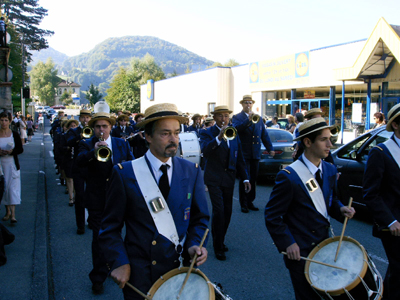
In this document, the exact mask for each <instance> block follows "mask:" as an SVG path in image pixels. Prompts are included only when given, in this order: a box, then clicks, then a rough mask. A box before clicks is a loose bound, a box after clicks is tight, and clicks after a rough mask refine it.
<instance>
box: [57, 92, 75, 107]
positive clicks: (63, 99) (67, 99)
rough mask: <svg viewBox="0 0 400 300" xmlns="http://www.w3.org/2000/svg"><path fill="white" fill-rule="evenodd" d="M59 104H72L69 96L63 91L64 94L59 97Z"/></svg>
mask: <svg viewBox="0 0 400 300" xmlns="http://www.w3.org/2000/svg"><path fill="white" fill-rule="evenodd" d="M60 102H61V103H64V104H71V103H72V97H71V94H70V93H68V92H67V91H64V93H63V94H62V95H61V96H60Z"/></svg>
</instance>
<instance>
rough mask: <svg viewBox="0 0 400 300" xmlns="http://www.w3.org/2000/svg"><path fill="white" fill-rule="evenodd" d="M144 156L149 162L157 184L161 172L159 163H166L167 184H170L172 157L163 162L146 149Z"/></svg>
mask: <svg viewBox="0 0 400 300" xmlns="http://www.w3.org/2000/svg"><path fill="white" fill-rule="evenodd" d="M145 155H146V157H147V159H148V160H149V162H150V165H151V168H152V171H153V174H154V177H155V178H156V181H157V184H158V182H159V181H160V178H161V176H162V174H163V172H162V171H161V170H160V167H161V165H168V166H169V167H168V169H167V174H168V182H169V186H171V180H172V170H173V165H172V158H171V157H170V158H169V159H168V160H167V162H165V163H163V162H162V161H161V160H159V159H158V158H157V157H155V156H154V155H153V153H151V151H150V150H147V152H146V154H145Z"/></svg>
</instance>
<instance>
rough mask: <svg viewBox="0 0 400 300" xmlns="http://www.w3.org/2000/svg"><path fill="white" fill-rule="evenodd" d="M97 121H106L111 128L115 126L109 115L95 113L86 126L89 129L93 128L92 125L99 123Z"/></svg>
mask: <svg viewBox="0 0 400 300" xmlns="http://www.w3.org/2000/svg"><path fill="white" fill-rule="evenodd" d="M99 120H106V121H108V122H110V124H111V126H114V125H115V118H112V117H110V114H109V113H107V112H98V113H95V114H94V115H93V116H92V118H91V119H90V121H89V123H88V125H89V126H90V127H93V126H94V123H95V122H96V121H99Z"/></svg>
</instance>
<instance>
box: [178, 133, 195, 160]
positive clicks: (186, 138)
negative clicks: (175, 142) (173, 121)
mask: <svg viewBox="0 0 400 300" xmlns="http://www.w3.org/2000/svg"><path fill="white" fill-rule="evenodd" d="M200 153H201V151H200V143H199V138H198V137H197V135H196V133H194V132H181V133H180V134H179V146H178V151H176V156H178V157H180V158H183V159H186V160H188V161H191V162H192V163H195V164H200Z"/></svg>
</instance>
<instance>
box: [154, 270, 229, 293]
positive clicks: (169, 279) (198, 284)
mask: <svg viewBox="0 0 400 300" xmlns="http://www.w3.org/2000/svg"><path fill="white" fill-rule="evenodd" d="M188 270H189V268H187V267H183V268H180V269H179V268H178V269H173V270H171V271H169V272H168V273H166V274H165V275H163V276H161V277H160V279H158V280H157V281H156V282H155V283H154V284H153V286H152V287H151V289H150V291H149V292H148V293H147V295H148V296H150V297H151V298H152V299H153V300H165V299H176V297H177V296H178V294H179V291H180V289H181V287H182V284H183V281H184V280H185V277H186V274H187V272H188ZM179 299H180V300H193V299H198V300H219V299H220V300H223V299H231V298H229V297H228V298H226V297H225V295H224V294H223V293H222V292H221V291H220V290H219V289H218V288H216V287H215V286H214V285H213V284H212V283H211V282H210V280H208V278H207V277H206V275H204V273H203V272H201V271H200V270H199V269H193V270H192V272H191V273H190V276H189V278H188V281H187V282H186V285H185V287H184V289H183V291H182V294H181V296H180V298H179Z"/></svg>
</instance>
